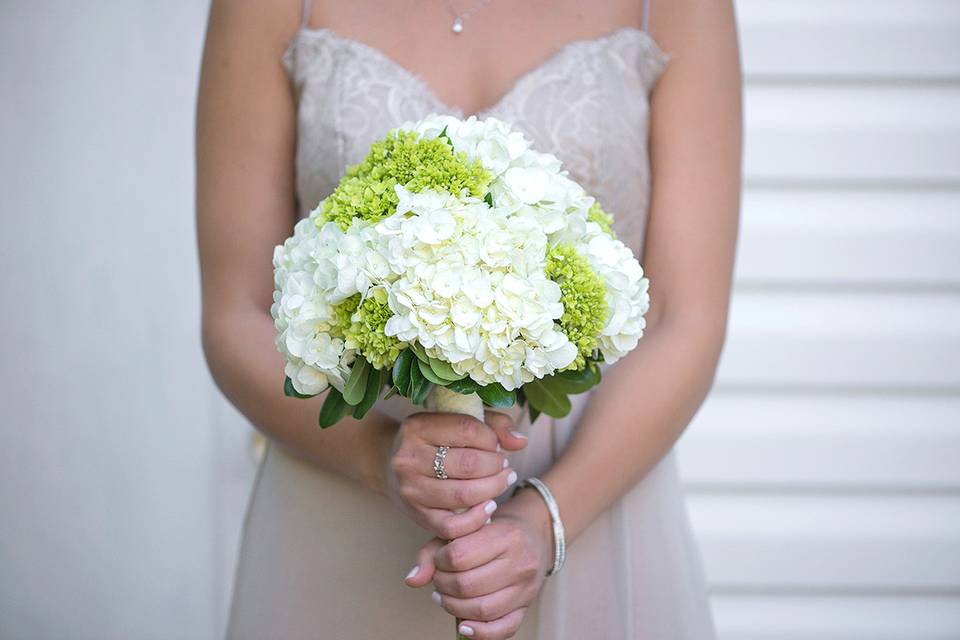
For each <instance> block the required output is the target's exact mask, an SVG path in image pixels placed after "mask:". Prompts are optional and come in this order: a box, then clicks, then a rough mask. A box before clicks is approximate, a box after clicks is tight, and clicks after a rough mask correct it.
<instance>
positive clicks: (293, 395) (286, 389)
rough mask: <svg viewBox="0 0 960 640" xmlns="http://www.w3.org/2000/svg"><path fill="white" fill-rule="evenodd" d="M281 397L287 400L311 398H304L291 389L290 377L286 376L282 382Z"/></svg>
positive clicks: (291, 381)
mask: <svg viewBox="0 0 960 640" xmlns="http://www.w3.org/2000/svg"><path fill="white" fill-rule="evenodd" d="M283 395H285V396H287V397H289V398H304V399H305V398H312V397H313V396H305V395H303V394H302V393H300V392H299V391H297V390H296V389H294V388H293V380H291V379H290V376H287V377H286V378H285V379H284V381H283Z"/></svg>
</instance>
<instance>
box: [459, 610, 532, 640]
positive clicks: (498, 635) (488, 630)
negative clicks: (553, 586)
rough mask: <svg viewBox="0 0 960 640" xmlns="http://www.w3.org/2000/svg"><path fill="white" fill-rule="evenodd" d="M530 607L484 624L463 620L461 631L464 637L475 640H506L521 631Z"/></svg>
mask: <svg viewBox="0 0 960 640" xmlns="http://www.w3.org/2000/svg"><path fill="white" fill-rule="evenodd" d="M527 608H528V607H520V608H519V609H514V610H513V611H511V612H510V613H508V614H507V615H505V616H503V617H502V618H497V619H496V620H491V621H489V622H483V621H481V620H463V621H462V622H461V623H460V628H459V631H460V633H461V634H462V635H464V636H467V637H468V638H474V640H505V639H506V638H510V637H511V636H513V635H514V634H516V633H517V631H519V630H520V623H521V622H523V617H524V616H525V615H527Z"/></svg>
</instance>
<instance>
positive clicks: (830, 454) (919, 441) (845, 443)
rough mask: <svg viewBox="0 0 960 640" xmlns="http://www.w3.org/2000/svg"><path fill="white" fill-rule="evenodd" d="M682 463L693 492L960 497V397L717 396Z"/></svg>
mask: <svg viewBox="0 0 960 640" xmlns="http://www.w3.org/2000/svg"><path fill="white" fill-rule="evenodd" d="M679 454H680V455H679V460H680V465H681V470H682V473H683V477H684V479H685V481H686V483H687V485H688V486H689V487H691V488H693V489H694V490H696V489H700V488H705V489H716V488H719V487H758V488H763V489H764V490H765V491H770V490H774V489H777V488H779V489H782V490H785V491H793V490H805V491H810V490H816V489H820V490H824V491H828V490H840V491H844V490H869V491H882V490H888V491H903V490H910V491H918V490H935V491H943V490H957V491H960V463H958V461H960V396H955V397H942V398H938V397H925V396H907V397H884V396H878V395H849V396H829V395H821V396H817V395H806V394H796V395H776V394H775V395H769V396H764V395H754V394H723V393H715V394H713V395H711V396H710V398H709V399H708V400H707V401H706V402H705V403H704V405H703V407H702V408H701V409H700V411H699V412H698V413H697V415H696V417H695V418H694V420H693V422H692V423H691V424H690V427H689V429H688V430H687V433H686V434H685V435H684V437H683V438H682V439H681V440H680V444H679Z"/></svg>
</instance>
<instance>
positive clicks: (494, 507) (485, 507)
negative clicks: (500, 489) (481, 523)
mask: <svg viewBox="0 0 960 640" xmlns="http://www.w3.org/2000/svg"><path fill="white" fill-rule="evenodd" d="M483 510H484V511H486V512H487V513H493V512H494V511H496V510H497V501H496V500H491V501H490V502H488V503H487V504H485V505H483Z"/></svg>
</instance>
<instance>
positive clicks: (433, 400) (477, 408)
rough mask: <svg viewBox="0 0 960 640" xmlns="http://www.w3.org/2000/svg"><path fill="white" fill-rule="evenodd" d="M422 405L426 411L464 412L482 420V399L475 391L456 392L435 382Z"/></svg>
mask: <svg viewBox="0 0 960 640" xmlns="http://www.w3.org/2000/svg"><path fill="white" fill-rule="evenodd" d="M423 406H424V407H425V408H426V410H427V411H433V412H435V413H440V412H444V413H465V414H467V415H468V416H473V417H474V418H476V419H477V420H479V421H480V422H483V400H481V399H480V396H478V395H477V394H475V393H471V394H463V393H457V392H456V391H450V389H447V388H446V387H441V386H440V385H437V384H435V385H433V388H432V389H430V393H428V394H427V399H426V400H424V402H423Z"/></svg>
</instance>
